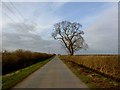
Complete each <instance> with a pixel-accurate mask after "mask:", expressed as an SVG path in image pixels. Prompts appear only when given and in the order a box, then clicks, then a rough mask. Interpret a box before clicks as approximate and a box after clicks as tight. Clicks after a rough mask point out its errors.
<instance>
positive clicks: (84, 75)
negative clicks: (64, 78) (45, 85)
mask: <svg viewBox="0 0 120 90" xmlns="http://www.w3.org/2000/svg"><path fill="white" fill-rule="evenodd" d="M60 58H61V60H62V61H63V62H64V63H65V64H66V65H67V66H68V67H69V68H70V69H71V71H72V72H73V73H74V74H75V75H76V76H77V77H78V78H79V79H80V80H82V81H83V82H84V83H85V84H86V85H87V86H88V87H89V88H90V89H94V90H96V89H98V88H119V85H120V83H119V82H116V81H113V80H111V79H109V78H106V77H104V76H102V75H99V74H97V73H95V72H93V71H91V70H88V69H86V68H83V67H80V66H79V65H78V64H76V63H73V62H70V61H66V60H64V59H63V58H62V56H60Z"/></svg>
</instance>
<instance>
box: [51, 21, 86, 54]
mask: <svg viewBox="0 0 120 90" xmlns="http://www.w3.org/2000/svg"><path fill="white" fill-rule="evenodd" d="M80 27H82V25H81V24H79V23H77V22H73V23H71V22H69V21H62V22H59V23H56V24H55V25H54V30H55V31H54V32H53V33H52V37H53V38H54V39H57V40H60V41H61V42H62V43H63V44H64V46H65V48H66V50H67V51H68V52H69V54H70V55H73V54H74V52H75V51H78V50H80V49H87V48H88V45H87V44H86V43H85V40H84V38H83V37H82V34H84V32H83V31H81V30H80V29H79V28H80Z"/></svg>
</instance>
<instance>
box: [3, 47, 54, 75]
mask: <svg viewBox="0 0 120 90" xmlns="http://www.w3.org/2000/svg"><path fill="white" fill-rule="evenodd" d="M52 56H54V54H46V53H39V52H31V51H24V50H21V49H19V50H16V51H13V52H8V51H6V50H5V51H4V52H2V74H3V75H4V74H7V73H10V72H13V71H16V70H19V69H22V68H25V67H27V66H30V65H32V64H35V63H37V62H40V61H43V60H45V59H48V58H50V57H52Z"/></svg>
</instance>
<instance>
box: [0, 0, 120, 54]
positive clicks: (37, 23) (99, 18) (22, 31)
mask: <svg viewBox="0 0 120 90" xmlns="http://www.w3.org/2000/svg"><path fill="white" fill-rule="evenodd" d="M1 10H2V23H1V24H0V28H2V48H3V49H7V50H16V49H25V50H31V51H37V52H46V53H57V54H66V52H65V50H64V49H63V48H62V46H61V44H60V42H58V41H55V40H54V39H53V38H52V36H51V33H52V32H53V25H54V24H55V23H57V22H60V21H63V20H67V21H70V22H79V23H80V24H82V26H83V27H82V28H81V30H83V31H84V32H85V34H84V35H83V37H84V39H85V40H86V42H87V43H88V45H89V48H88V50H81V51H78V52H77V54H81V53H82V54H116V53H118V3H117V2H2V9H1Z"/></svg>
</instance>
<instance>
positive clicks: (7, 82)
mask: <svg viewBox="0 0 120 90" xmlns="http://www.w3.org/2000/svg"><path fill="white" fill-rule="evenodd" d="M52 58H53V57H52ZM52 58H49V59H47V60H44V61H41V62H38V63H36V64H33V65H31V66H29V67H26V68H24V69H21V70H18V71H16V72H13V73H10V74H7V75H5V76H2V89H3V90H5V89H11V88H12V87H13V86H15V85H16V84H17V83H19V82H20V81H22V80H23V79H25V78H26V77H27V76H29V75H30V74H31V73H33V72H34V71H36V70H37V69H39V68H41V67H42V66H43V65H45V64H46V63H48V62H49V61H50V60H51V59H52Z"/></svg>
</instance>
